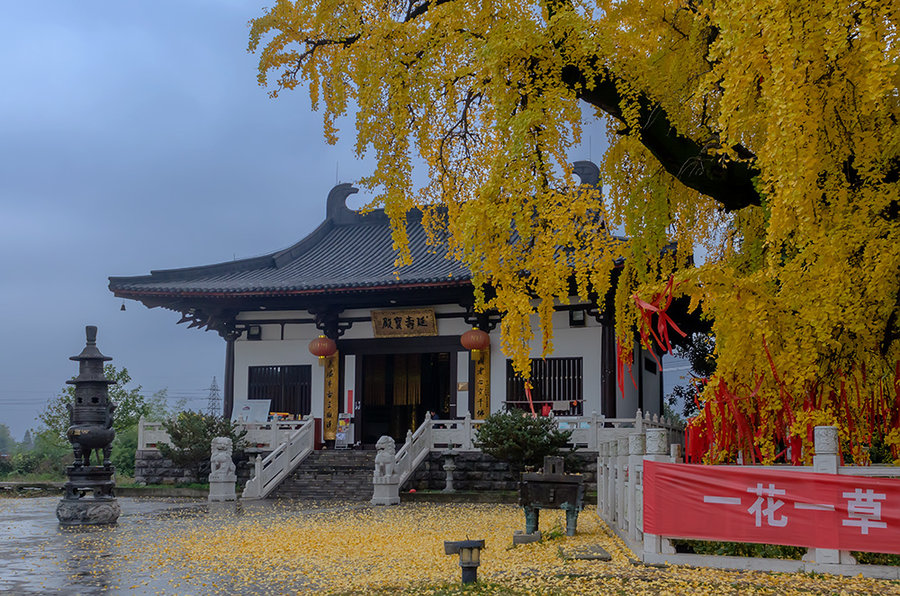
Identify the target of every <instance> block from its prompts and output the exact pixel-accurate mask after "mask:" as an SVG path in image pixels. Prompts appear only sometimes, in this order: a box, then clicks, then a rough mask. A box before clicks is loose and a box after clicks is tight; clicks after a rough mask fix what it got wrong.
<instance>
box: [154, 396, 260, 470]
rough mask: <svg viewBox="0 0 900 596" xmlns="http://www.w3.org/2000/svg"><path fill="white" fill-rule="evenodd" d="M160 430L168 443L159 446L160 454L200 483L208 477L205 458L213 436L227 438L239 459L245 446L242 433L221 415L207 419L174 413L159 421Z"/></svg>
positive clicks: (184, 413)
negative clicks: (163, 431) (166, 435)
mask: <svg viewBox="0 0 900 596" xmlns="http://www.w3.org/2000/svg"><path fill="white" fill-rule="evenodd" d="M162 426H163V429H164V430H165V431H166V432H167V433H168V434H169V440H170V441H171V444H166V443H160V444H159V445H158V446H157V447H158V449H159V452H160V454H161V455H162V456H163V457H164V458H166V459H168V460H170V461H171V462H172V463H173V464H175V465H176V466H180V467H182V468H184V469H185V470H188V471H189V472H191V474H192V475H193V476H194V477H195V478H196V479H197V480H198V481H200V482H206V476H207V475H209V457H210V455H211V453H212V447H211V445H212V440H213V439H214V438H216V437H228V438H230V439H231V442H232V445H233V446H234V447H233V449H234V451H233V454H232V455H233V457H234V458H239V457H240V456H241V452H242V451H243V450H244V449H245V448H246V447H247V443H246V441H244V435H246V434H247V432H246V431H244V430H239V429H238V428H237V425H236V424H235V423H234V422H232V421H231V420H229V419H227V418H224V417H223V416H210V415H208V414H204V413H202V412H191V411H184V412H178V414H176V415H175V416H173V417H170V418H168V419H166V420H164V421H163V423H162Z"/></svg>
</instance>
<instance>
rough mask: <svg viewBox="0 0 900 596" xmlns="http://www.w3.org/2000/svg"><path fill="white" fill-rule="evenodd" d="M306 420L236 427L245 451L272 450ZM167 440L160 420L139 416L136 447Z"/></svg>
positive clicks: (151, 446)
mask: <svg viewBox="0 0 900 596" xmlns="http://www.w3.org/2000/svg"><path fill="white" fill-rule="evenodd" d="M310 421H311V420H310ZM306 422H307V421H306V420H278V421H271V422H244V423H240V424H238V425H237V428H238V429H240V430H244V431H246V433H247V434H246V435H244V440H245V441H246V442H247V448H246V449H245V451H249V452H258V451H274V450H275V449H276V448H277V447H278V446H279V445H280V444H282V443H284V442H285V441H287V440H288V439H289V438H290V437H291V435H293V434H294V433H295V432H296V431H297V429H299V428H300V427H301V426H304V425H305V424H306ZM168 442H169V435H168V433H166V431H165V430H164V429H163V427H162V423H161V422H151V421H149V420H144V419H143V418H141V420H140V422H139V423H138V449H157V446H158V445H159V444H160V443H168Z"/></svg>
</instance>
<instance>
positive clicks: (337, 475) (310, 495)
mask: <svg viewBox="0 0 900 596" xmlns="http://www.w3.org/2000/svg"><path fill="white" fill-rule="evenodd" d="M375 453H376V452H375V451H353V450H328V451H315V452H313V453H312V454H310V456H309V457H307V458H306V459H305V460H303V463H301V464H300V467H298V468H297V469H296V470H294V473H293V474H291V475H290V477H288V478H287V479H286V480H285V481H284V482H282V483H281V485H280V486H279V487H278V488H276V489H275V490H274V491H273V492H272V495H271V496H272V497H273V498H276V499H278V498H281V499H346V500H353V501H357V500H358V501H363V500H369V499H371V498H372V473H373V471H374V469H375Z"/></svg>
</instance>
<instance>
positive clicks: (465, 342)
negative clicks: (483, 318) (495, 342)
mask: <svg viewBox="0 0 900 596" xmlns="http://www.w3.org/2000/svg"><path fill="white" fill-rule="evenodd" d="M459 343H461V344H462V346H463V347H464V348H465V349H467V350H471V351H472V353H473V354H475V355H478V353H479V352H481V350H486V349H487V348H489V347H490V345H491V336H490V335H488V334H487V333H485V332H484V331H482V330H481V329H474V328H473V329H469V330H468V331H466V332H465V333H463V334H462V337H460V338H459Z"/></svg>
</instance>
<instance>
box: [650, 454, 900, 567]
mask: <svg viewBox="0 0 900 596" xmlns="http://www.w3.org/2000/svg"><path fill="white" fill-rule="evenodd" d="M644 531H645V532H647V533H649V534H656V535H658V536H677V537H683V538H702V539H708V540H726V541H732V542H763V543H767V544H787V545H795V546H807V547H814V548H833V549H840V550H855V551H867V552H882V553H897V554H900V480H896V479H887V478H868V477H865V476H843V475H837V474H816V473H813V472H804V471H800V470H798V469H796V468H795V469H792V470H778V469H759V468H745V467H743V466H703V465H693V464H667V463H658V462H651V461H645V462H644Z"/></svg>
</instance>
